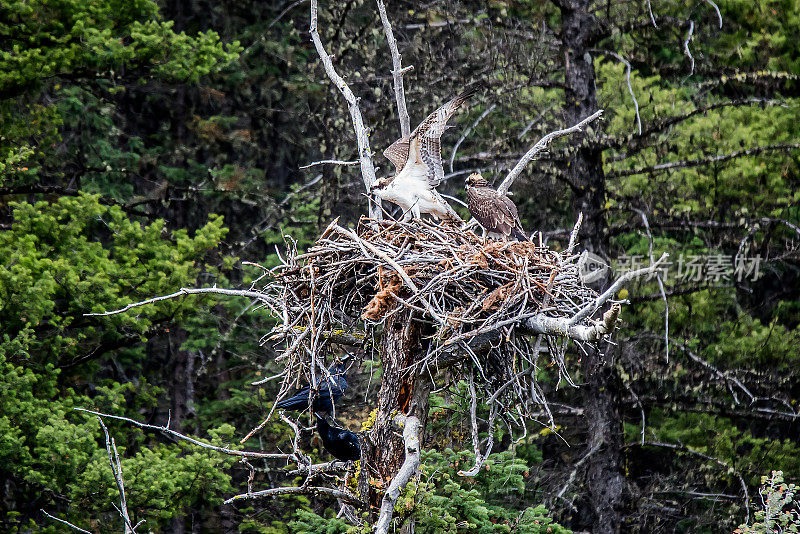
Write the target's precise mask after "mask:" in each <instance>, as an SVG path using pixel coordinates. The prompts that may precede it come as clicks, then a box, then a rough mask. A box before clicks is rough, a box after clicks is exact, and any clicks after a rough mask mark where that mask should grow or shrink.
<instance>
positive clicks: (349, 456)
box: [317, 414, 361, 462]
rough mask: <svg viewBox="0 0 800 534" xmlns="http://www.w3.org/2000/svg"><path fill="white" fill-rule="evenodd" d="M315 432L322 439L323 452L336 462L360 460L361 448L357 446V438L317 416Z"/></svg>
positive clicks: (352, 433) (353, 433) (353, 434)
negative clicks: (326, 452) (327, 453)
mask: <svg viewBox="0 0 800 534" xmlns="http://www.w3.org/2000/svg"><path fill="white" fill-rule="evenodd" d="M317 432H319V437H321V438H322V444H323V445H324V446H325V450H326V451H328V452H329V453H330V454H331V456H333V457H334V458H336V459H337V460H342V461H343V462H347V461H349V460H358V459H360V458H361V447H360V446H359V444H358V436H356V433H355V432H351V431H349V430H347V429H345V428H341V427H338V426H331V425H330V423H328V421H327V420H326V419H325V418H324V417H322V416H321V415H319V414H317Z"/></svg>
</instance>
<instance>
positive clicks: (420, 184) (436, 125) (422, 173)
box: [372, 85, 478, 221]
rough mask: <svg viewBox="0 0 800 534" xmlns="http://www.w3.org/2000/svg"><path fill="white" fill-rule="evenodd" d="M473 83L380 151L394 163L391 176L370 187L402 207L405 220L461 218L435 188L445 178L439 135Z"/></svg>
mask: <svg viewBox="0 0 800 534" xmlns="http://www.w3.org/2000/svg"><path fill="white" fill-rule="evenodd" d="M477 88H478V86H477V85H476V86H473V87H471V88H469V89H467V90H466V91H464V92H463V93H461V94H460V95H458V96H457V97H455V98H453V99H452V100H450V101H449V102H447V103H446V104H444V105H443V106H442V107H440V108H439V109H437V110H436V111H434V112H433V113H431V114H430V115H428V116H427V117H426V118H425V120H424V121H422V122H421V123H420V124H419V126H417V127H416V128H415V129H414V131H413V132H411V134H409V135H407V136H406V137H401V138H400V139H398V140H397V141H395V142H394V143H392V144H391V145H390V146H389V147H388V148H387V149H386V150H384V151H383V155H384V156H386V158H387V159H388V160H389V161H391V162H392V163H394V165H395V167H396V168H397V170H396V171H395V174H394V176H391V177H386V178H381V179H380V180H378V181H377V182H376V183H375V185H374V186H373V188H372V192H373V193H374V194H375V195H377V196H378V197H380V198H382V199H384V200H388V201H390V202H394V203H395V204H397V205H399V206H400V207H401V208H403V211H404V212H405V215H404V217H403V219H404V220H405V221H408V220H410V219H411V218H412V217H413V218H415V219H418V218H419V217H420V216H421V215H422V214H423V213H430V214H431V215H434V216H435V217H438V218H439V219H446V220H455V221H460V220H461V218H460V217H459V216H458V214H456V212H455V211H453V208H451V207H450V205H449V204H448V203H447V201H446V200H444V199H443V198H442V196H441V195H440V194H439V193H438V192H437V191H436V190H435V189H434V188H435V187H436V186H438V185H439V184H440V183H441V181H442V179H443V178H444V168H443V167H442V149H441V144H440V139H441V137H442V134H443V133H444V131H445V130H446V129H447V128H448V126H447V121H448V120H449V119H450V117H452V116H453V114H454V113H455V112H456V110H458V108H459V107H461V105H462V104H463V103H464V102H465V101H466V100H467V99H468V98H469V97H471V96H472V95H473V94H475V92H476V90H477Z"/></svg>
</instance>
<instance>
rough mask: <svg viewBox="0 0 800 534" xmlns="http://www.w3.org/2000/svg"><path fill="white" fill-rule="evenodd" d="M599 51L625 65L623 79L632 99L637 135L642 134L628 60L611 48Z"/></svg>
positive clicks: (640, 119) (637, 103) (637, 102)
mask: <svg viewBox="0 0 800 534" xmlns="http://www.w3.org/2000/svg"><path fill="white" fill-rule="evenodd" d="M599 52H601V53H603V54H607V55H610V56H613V57H615V58H616V59H617V61H619V62H621V63H622V64H623V65H625V81H626V82H627V83H628V93H630V95H631V98H632V99H633V108H634V110H635V111H636V129H637V130H638V131H639V135H642V117H641V115H639V101H638V100H636V95H635V94H634V92H633V86H632V85H631V64H630V62H629V61H628V60H627V59H625V58H624V57H622V56H621V55H619V54H617V53H616V52H612V51H611V50H599Z"/></svg>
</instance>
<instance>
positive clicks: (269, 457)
mask: <svg viewBox="0 0 800 534" xmlns="http://www.w3.org/2000/svg"><path fill="white" fill-rule="evenodd" d="M73 410H75V411H78V412H84V413H89V414H92V415H96V416H98V417H109V418H111V419H117V420H119V421H125V422H128V423H131V424H132V425H136V426H138V427H139V428H147V429H149V430H157V431H159V432H163V433H165V434H167V435H169V436H172V437H174V438H177V439H181V440H184V441H188V442H189V443H191V444H193V445H197V446H198V447H203V448H204V449H210V450H212V451H217V452H221V453H223V454H230V455H231V456H241V457H245V458H263V459H265V460H293V459H294V455H293V454H281V453H265V452H255V451H237V450H233V449H228V448H225V447H218V446H216V445H212V444H210V443H205V442H203V441H200V440H198V439H195V438H191V437H189V436H186V435H184V434H181V433H180V432H176V431H175V430H172V429H170V428H168V427H166V426H156V425H148V424H147V423H140V422H139V421H136V420H135V419H131V418H129V417H123V416H121V415H111V414H107V413H102V412H95V411H93V410H87V409H85V408H73Z"/></svg>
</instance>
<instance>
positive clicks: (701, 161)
mask: <svg viewBox="0 0 800 534" xmlns="http://www.w3.org/2000/svg"><path fill="white" fill-rule="evenodd" d="M798 148H800V143H779V144H775V145H764V146H757V147H754V148H749V149H747V150H740V151H738V152H731V153H730V154H720V155H718V156H708V157H706V158H698V159H689V160H683V161H670V162H668V163H659V164H658V165H652V166H650V167H640V168H638V169H629V170H622V171H611V172H609V173H608V174H607V175H606V179H611V178H617V177H620V176H631V175H634V174H654V173H659V172H666V171H669V170H672V169H684V168H688V167H700V166H702V165H711V164H712V163H723V162H726V161H730V160H732V159H736V158H742V157H746V156H757V155H758V154H761V153H763V152H772V151H775V150H786V151H788V150H795V149H798Z"/></svg>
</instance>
